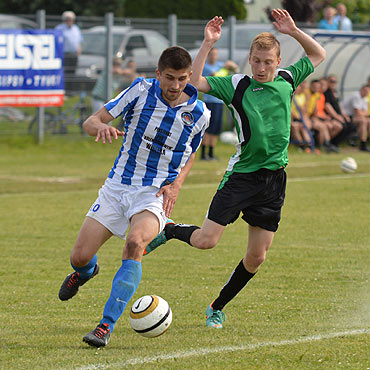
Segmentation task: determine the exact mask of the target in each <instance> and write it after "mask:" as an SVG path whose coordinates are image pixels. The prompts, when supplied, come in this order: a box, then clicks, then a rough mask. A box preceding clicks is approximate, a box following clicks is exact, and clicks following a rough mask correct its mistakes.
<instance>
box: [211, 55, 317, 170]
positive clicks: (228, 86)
mask: <svg viewBox="0 0 370 370" xmlns="http://www.w3.org/2000/svg"><path fill="white" fill-rule="evenodd" d="M313 70H314V68H313V65H312V63H311V61H310V60H309V59H308V58H307V57H304V58H302V59H300V60H299V61H298V62H297V63H295V64H293V65H291V66H289V67H287V68H285V69H277V70H276V76H275V79H274V81H272V82H264V83H261V82H257V81H255V80H254V79H253V78H250V77H248V76H246V75H242V74H236V75H232V76H227V77H212V76H208V77H206V78H207V81H208V82H209V84H210V86H211V90H210V91H209V92H208V94H210V95H213V96H216V97H217V98H220V99H222V100H223V101H224V102H225V104H226V105H227V107H228V108H229V109H230V111H231V113H232V116H233V120H234V124H235V127H236V130H237V133H238V137H239V143H238V144H237V145H236V150H237V151H236V153H235V154H234V155H233V156H232V157H231V158H230V161H229V164H228V167H227V169H226V171H227V172H243V173H249V172H254V171H258V170H259V169H261V168H267V169H269V170H277V169H278V168H280V167H286V166H287V164H288V145H289V139H290V121H291V99H292V95H293V92H294V89H295V87H297V86H298V85H299V84H300V83H301V82H302V81H303V80H304V79H305V78H306V77H307V76H308V75H310V74H311V73H312V72H313ZM246 82H247V83H246ZM239 83H240V84H241V85H239V87H237V86H238V84H239ZM243 86H244V87H243Z"/></svg>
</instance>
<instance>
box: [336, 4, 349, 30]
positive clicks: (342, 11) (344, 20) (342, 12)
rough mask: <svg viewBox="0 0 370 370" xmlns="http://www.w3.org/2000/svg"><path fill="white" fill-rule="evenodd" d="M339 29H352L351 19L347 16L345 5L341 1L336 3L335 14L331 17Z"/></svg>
mask: <svg viewBox="0 0 370 370" xmlns="http://www.w3.org/2000/svg"><path fill="white" fill-rule="evenodd" d="M333 22H334V23H336V24H337V26H338V30H340V31H352V21H351V20H350V19H349V18H348V17H347V7H346V6H345V5H344V4H343V3H338V4H337V15H336V16H335V17H334V18H333Z"/></svg>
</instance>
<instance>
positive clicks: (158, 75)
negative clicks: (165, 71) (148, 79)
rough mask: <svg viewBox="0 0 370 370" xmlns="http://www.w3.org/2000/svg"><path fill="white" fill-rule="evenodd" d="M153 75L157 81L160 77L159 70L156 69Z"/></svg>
mask: <svg viewBox="0 0 370 370" xmlns="http://www.w3.org/2000/svg"><path fill="white" fill-rule="evenodd" d="M155 74H156V76H157V80H159V77H160V75H161V72H159V69H158V68H157V69H156V70H155Z"/></svg>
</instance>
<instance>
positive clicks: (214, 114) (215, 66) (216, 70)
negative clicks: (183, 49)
mask: <svg viewBox="0 0 370 370" xmlns="http://www.w3.org/2000/svg"><path fill="white" fill-rule="evenodd" d="M236 68H237V65H236V64H235V63H234V62H232V61H227V62H226V63H223V62H220V61H219V60H218V50H217V49H216V48H213V49H212V50H211V51H210V52H209V54H208V57H207V62H206V63H205V65H204V68H203V76H227V75H228V74H229V72H230V70H231V69H236ZM203 100H204V102H205V103H206V105H207V108H208V109H209V110H210V111H211V120H210V123H209V127H208V128H207V130H206V132H205V134H204V137H203V141H202V149H201V158H200V159H201V160H216V159H217V158H216V157H215V155H214V150H215V146H216V144H217V139H218V136H219V135H220V133H221V130H222V120H223V107H224V102H223V101H222V100H220V99H218V98H216V97H214V96H212V95H209V94H204V95H203ZM207 148H208V155H207V154H206V151H207Z"/></svg>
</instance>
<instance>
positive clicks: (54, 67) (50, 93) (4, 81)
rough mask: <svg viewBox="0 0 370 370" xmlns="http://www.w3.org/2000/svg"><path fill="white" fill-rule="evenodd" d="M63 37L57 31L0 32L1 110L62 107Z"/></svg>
mask: <svg viewBox="0 0 370 370" xmlns="http://www.w3.org/2000/svg"><path fill="white" fill-rule="evenodd" d="M63 100H64V75H63V35H62V32H61V31H58V30H51V29H50V30H0V106H8V107H10V106H12V107H16V106H18V107H30V106H33V107H43V106H60V105H63Z"/></svg>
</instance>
